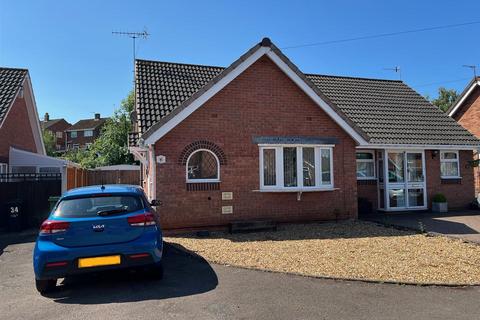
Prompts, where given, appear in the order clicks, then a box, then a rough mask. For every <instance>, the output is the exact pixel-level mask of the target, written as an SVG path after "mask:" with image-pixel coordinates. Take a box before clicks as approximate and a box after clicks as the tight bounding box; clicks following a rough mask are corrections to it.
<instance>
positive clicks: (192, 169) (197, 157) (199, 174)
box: [185, 149, 220, 183]
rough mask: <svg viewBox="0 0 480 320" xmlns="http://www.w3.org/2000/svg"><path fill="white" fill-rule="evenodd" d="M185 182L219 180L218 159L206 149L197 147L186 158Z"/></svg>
mask: <svg viewBox="0 0 480 320" xmlns="http://www.w3.org/2000/svg"><path fill="white" fill-rule="evenodd" d="M185 174H186V179H187V182H190V183H196V182H220V161H219V160H218V157H217V155H216V154H215V153H213V152H212V151H210V150H208V149H198V150H195V151H194V152H192V154H190V156H189V157H188V159H187V166H186V173H185Z"/></svg>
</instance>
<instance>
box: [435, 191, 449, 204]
mask: <svg viewBox="0 0 480 320" xmlns="http://www.w3.org/2000/svg"><path fill="white" fill-rule="evenodd" d="M432 201H433V202H447V198H446V197H445V196H444V195H443V194H441V193H437V194H436V195H434V196H433V199H432Z"/></svg>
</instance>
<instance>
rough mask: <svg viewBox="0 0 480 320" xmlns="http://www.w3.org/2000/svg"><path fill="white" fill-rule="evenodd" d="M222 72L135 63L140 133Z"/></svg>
mask: <svg viewBox="0 0 480 320" xmlns="http://www.w3.org/2000/svg"><path fill="white" fill-rule="evenodd" d="M223 69H224V68H221V67H210V66H201V65H191V64H180V63H170V62H157V61H147V60H136V81H137V103H138V104H140V105H141V106H142V107H141V108H140V109H139V110H137V112H138V114H137V118H138V120H139V129H140V132H142V133H143V132H145V131H147V129H148V128H150V127H151V126H152V125H153V124H155V123H156V122H157V121H158V120H160V119H161V118H163V117H165V116H166V115H168V114H169V113H170V112H171V111H172V110H173V109H175V108H176V107H178V106H179V105H180V104H181V103H182V102H183V101H185V100H187V99H188V98H190V97H191V96H192V95H193V94H194V93H195V92H197V91H198V90H200V89H201V88H202V87H203V86H204V85H206V84H207V83H208V82H209V81H210V80H212V79H213V78H215V77H216V76H217V75H218V74H220V72H222V71H223Z"/></svg>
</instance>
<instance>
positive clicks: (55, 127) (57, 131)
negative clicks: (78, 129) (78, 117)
mask: <svg viewBox="0 0 480 320" xmlns="http://www.w3.org/2000/svg"><path fill="white" fill-rule="evenodd" d="M40 124H41V127H42V130H48V131H50V132H51V133H52V135H53V137H54V141H55V151H57V152H63V151H65V147H66V141H67V133H66V132H65V130H67V129H68V128H70V127H71V126H72V124H70V123H68V122H67V121H66V120H65V119H63V118H60V119H50V115H49V114H48V112H47V113H45V116H44V117H43V121H40Z"/></svg>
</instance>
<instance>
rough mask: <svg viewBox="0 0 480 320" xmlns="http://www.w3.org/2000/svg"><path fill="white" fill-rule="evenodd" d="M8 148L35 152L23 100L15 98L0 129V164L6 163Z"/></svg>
mask: <svg viewBox="0 0 480 320" xmlns="http://www.w3.org/2000/svg"><path fill="white" fill-rule="evenodd" d="M10 146H12V147H15V148H18V149H22V150H26V151H31V152H37V148H36V146H35V140H34V138H33V132H32V128H31V126H30V121H29V118H28V110H27V104H26V103H25V99H23V98H17V99H16V100H15V102H14V103H13V105H12V106H11V109H10V111H9V113H8V114H7V118H6V119H4V122H3V125H2V127H1V128H0V162H7V163H8V152H9V149H10Z"/></svg>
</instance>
